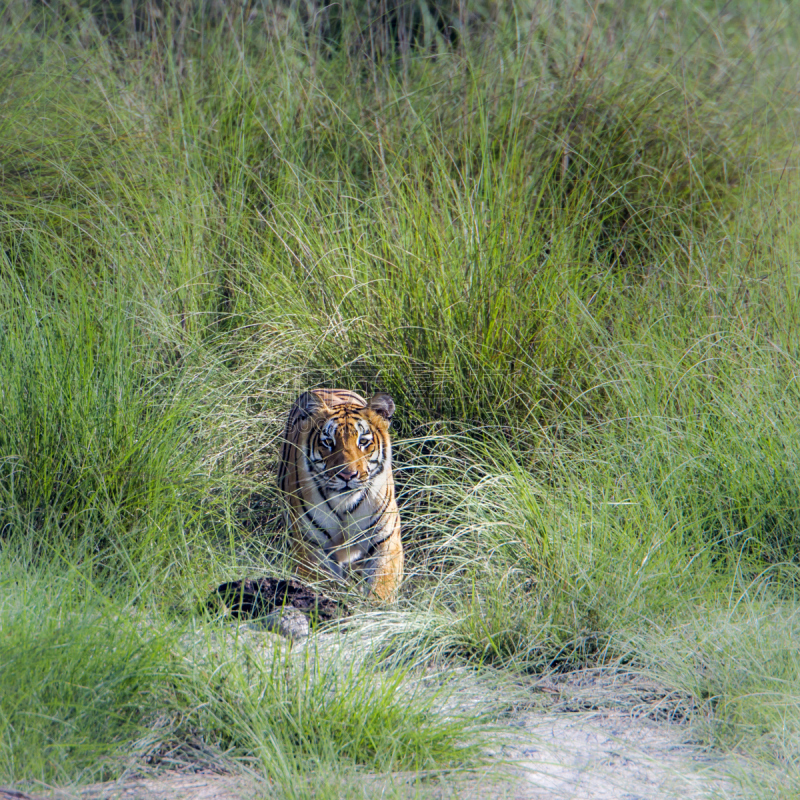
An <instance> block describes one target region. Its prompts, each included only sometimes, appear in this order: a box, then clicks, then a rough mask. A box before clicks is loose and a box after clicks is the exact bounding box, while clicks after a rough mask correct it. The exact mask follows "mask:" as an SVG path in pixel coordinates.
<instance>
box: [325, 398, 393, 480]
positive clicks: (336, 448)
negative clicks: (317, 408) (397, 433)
mask: <svg viewBox="0 0 800 800" xmlns="http://www.w3.org/2000/svg"><path fill="white" fill-rule="evenodd" d="M316 416H317V419H315V420H314V422H315V425H314V430H313V432H312V434H311V440H310V441H309V445H310V448H309V461H310V463H311V467H312V469H313V470H314V471H315V472H316V473H318V474H320V475H321V477H324V481H325V487H326V488H327V490H328V491H329V492H331V493H335V494H341V493H343V492H353V491H358V490H360V489H363V488H364V486H366V485H367V484H368V483H369V482H370V481H371V480H373V479H374V478H375V477H377V475H379V474H380V472H381V471H382V470H383V462H384V461H385V456H386V452H385V451H386V447H387V444H388V429H389V423H388V422H387V421H386V420H384V419H383V418H382V417H380V416H379V415H378V414H376V413H375V412H374V411H370V410H369V409H358V410H353V411H350V412H349V413H348V411H343V412H339V413H337V414H335V415H327V414H324V413H321V414H318V415H316Z"/></svg>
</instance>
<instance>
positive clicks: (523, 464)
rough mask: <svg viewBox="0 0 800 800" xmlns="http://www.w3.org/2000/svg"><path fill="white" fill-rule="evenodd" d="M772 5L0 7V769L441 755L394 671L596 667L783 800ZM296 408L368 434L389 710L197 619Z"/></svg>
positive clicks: (456, 756)
mask: <svg viewBox="0 0 800 800" xmlns="http://www.w3.org/2000/svg"><path fill="white" fill-rule="evenodd" d="M790 6H791V3H789V2H788V0H787V2H780V0H770V1H769V2H756V0H752V2H751V1H749V0H740V1H739V2H729V3H722V2H715V1H714V0H674V1H673V2H665V3H663V4H660V5H659V4H653V5H652V6H647V7H643V6H642V4H640V3H636V2H620V3H613V4H612V3H608V4H604V3H595V4H594V5H590V4H585V3H579V2H572V0H569V1H568V2H562V3H556V2H547V0H519V1H518V2H516V3H511V2H509V3H489V2H486V3H481V2H476V3H474V4H464V3H461V4H459V3H455V2H451V3H446V2H445V3H438V4H437V3H434V2H414V3H406V2H400V0H383V1H382V2H381V3H378V4H371V3H366V2H355V3H352V4H343V5H331V6H324V7H323V6H322V5H317V4H315V3H313V2H309V3H305V2H296V3H295V2H289V1H288V0H287V1H286V2H274V3H272V2H267V0H265V1H264V2H252V3H246V4H233V3H225V2H222V0H218V1H216V2H198V1H197V0H162V2H153V3H149V2H144V1H143V0H142V2H139V0H134V2H130V3H122V2H114V3H95V4H92V3H90V2H76V3H71V4H63V5H60V4H44V3H41V4H40V3H37V2H34V0H12V2H10V3H8V4H6V6H5V10H3V11H0V24H1V25H2V29H1V30H0V53H2V58H0V245H1V247H0V282H2V293H0V393H1V396H2V403H1V404H0V548H2V549H1V550H0V631H2V636H0V732H2V735H1V736H0V782H2V781H5V782H13V781H17V782H23V783H24V782H36V781H45V782H49V783H52V782H60V783H70V782H79V781H88V780H92V779H99V778H102V777H107V776H113V775H118V774H120V772H121V771H122V770H123V769H125V768H126V767H127V766H129V765H130V764H131V763H140V762H141V761H142V760H143V759H145V758H149V759H150V760H151V761H154V762H158V754H159V753H161V754H163V753H164V752H167V751H169V752H171V753H174V752H177V751H178V750H180V752H182V753H184V756H185V758H187V759H197V760H202V759H208V760H211V761H214V763H216V764H225V765H226V766H227V768H229V769H234V768H245V767H246V768H247V769H252V770H255V771H256V772H260V773H262V774H266V775H268V776H269V777H270V778H271V779H272V780H274V781H276V782H277V784H278V786H280V787H282V788H283V791H284V792H285V793H287V794H290V793H293V792H294V793H299V794H302V793H303V791H305V790H304V789H303V786H305V784H304V783H303V782H302V781H300V782H298V781H297V776H298V775H301V776H302V775H308V774H310V773H312V772H314V771H319V770H322V769H323V766H324V767H325V769H328V770H333V771H334V772H335V771H336V770H337V769H340V768H341V769H350V768H351V767H354V766H357V765H361V766H363V767H367V768H369V769H371V770H376V771H390V770H394V769H398V768H403V769H414V768H417V769H419V768H422V767H427V766H430V765H431V764H439V765H442V764H444V765H451V764H456V765H458V764H463V763H467V761H468V760H469V758H471V757H472V755H470V754H469V751H467V750H464V749H461V748H462V746H463V745H464V744H465V743H466V742H467V741H468V740H469V738H470V737H469V736H468V735H467V733H466V732H465V731H466V730H467V728H465V725H468V723H469V721H468V720H467V721H464V720H455V719H453V718H450V717H443V716H441V715H440V714H437V712H436V709H437V708H438V705H437V704H438V702H439V701H438V699H437V696H436V695H435V693H431V692H428V691H427V690H423V689H419V692H420V695H419V699H418V701H416V702H415V703H414V704H413V709H414V710H413V711H412V710H409V709H410V706H409V705H408V703H407V702H406V700H405V699H403V698H404V697H405V696H406V695H405V693H406V692H407V691H409V689H408V686H407V678H408V672H407V671H408V670H412V671H413V669H415V668H416V667H417V666H418V665H420V664H423V665H424V664H427V665H430V664H433V663H436V664H439V665H441V666H442V668H444V667H445V666H447V665H454V664H455V665H464V664H468V665H473V666H474V667H476V668H478V667H481V668H491V669H494V670H500V671H504V672H507V673H513V674H514V675H519V674H521V673H522V674H524V673H535V672H540V671H542V670H548V669H569V668H571V667H575V666H581V665H585V664H587V663H611V662H613V661H614V660H618V659H623V660H625V661H626V662H627V663H630V664H635V665H637V666H638V667H639V668H642V669H651V670H653V671H654V673H656V674H659V675H660V676H661V678H662V679H663V680H665V681H668V682H669V683H670V685H673V686H676V687H679V688H681V689H683V690H685V691H686V692H688V693H689V694H690V695H691V696H692V697H693V698H694V700H695V704H694V706H693V707H694V713H695V721H696V722H697V723H698V730H700V731H702V735H703V736H705V737H707V741H709V742H712V743H714V744H717V745H719V746H721V747H738V748H740V749H741V750H742V751H743V752H746V753H748V754H750V756H751V757H753V758H756V757H757V758H760V759H762V761H763V763H764V764H765V765H768V768H769V769H773V767H774V769H775V770H778V771H781V772H785V774H786V775H788V777H787V778H786V779H785V782H784V784H782V785H784V786H785V790H786V792H787V796H792V794H793V792H795V791H797V790H798V786H800V775H798V773H797V770H796V763H797V759H798V757H799V756H800V708H799V707H798V705H799V704H800V689H798V679H799V678H800V657H799V656H798V653H797V649H796V646H795V644H794V638H795V636H794V634H795V629H796V627H797V621H796V619H797V610H798V605H797V598H796V588H795V587H796V581H797V577H798V562H800V543H799V542H798V537H797V529H798V525H799V524H800V477H799V476H798V471H797V467H798V463H799V462H800V437H798V428H797V421H796V418H797V413H796V409H797V408H798V407H799V406H800V387H799V386H798V376H799V375H800V364H799V363H798V358H800V338H798V336H797V330H798V323H800V226H798V223H797V219H798V211H800V203H799V202H798V187H797V149H796V143H797V125H798V110H797V97H798V94H797V92H798V82H797V74H799V73H798V54H799V53H800V22H798V18H797V15H796V14H794V15H793V14H792V13H791V8H790ZM314 385H339V386H346V387H350V388H354V389H357V390H361V391H363V392H365V393H370V392H372V391H374V390H377V389H381V390H385V391H389V392H390V393H391V394H392V395H393V397H394V398H395V400H396V402H397V406H398V415H397V417H396V420H397V426H396V431H395V440H396V461H397V477H398V483H399V485H400V490H401V491H400V500H401V513H402V516H403V522H404V530H405V534H404V536H405V540H406V546H407V551H408V555H409V562H410V568H409V573H410V574H409V578H408V581H407V587H406V591H405V594H404V597H403V599H402V601H401V603H400V605H399V607H398V609H396V610H393V611H386V612H383V616H382V615H381V613H378V612H373V613H372V614H371V616H370V617H369V619H370V620H371V622H370V624H371V625H372V626H373V627H374V628H375V629H376V630H379V631H380V632H381V633H380V635H379V636H378V635H377V634H376V636H375V637H373V638H374V640H375V641H379V642H380V646H379V647H378V646H375V647H373V650H374V652H373V655H372V656H370V657H380V658H382V659H383V660H384V662H386V659H387V658H389V655H390V654H397V653H400V654H402V658H400V659H399V660H394V661H391V660H390V661H389V662H386V666H385V667H384V672H383V673H382V675H383V677H382V678H381V681H380V682H376V681H375V680H374V678H373V677H371V676H372V675H373V674H374V673H373V672H372V670H371V668H370V667H369V666H365V667H361V666H358V667H353V665H352V664H349V665H348V664H342V663H340V662H339V661H337V660H336V659H335V658H331V660H330V661H329V662H326V663H325V664H324V665H322V666H321V667H320V666H319V665H317V666H316V667H314V665H309V663H307V662H305V663H300V662H297V663H294V662H291V663H290V662H286V663H289V666H286V664H285V663H284V656H283V654H282V651H281V652H279V651H278V650H276V652H275V654H270V653H266V655H265V653H264V652H261V651H259V652H260V653H261V654H260V656H259V657H255V656H254V655H253V652H254V651H253V649H252V647H253V646H252V644H251V643H250V639H249V638H248V637H246V636H242V637H239V636H235V635H232V636H231V637H228V636H227V633H225V631H227V630H228V629H227V628H223V627H221V626H220V624H219V623H217V622H213V621H209V620H207V619H205V618H203V617H202V615H200V614H198V612H197V607H198V602H199V601H201V600H202V599H203V598H204V597H205V596H206V595H207V593H208V592H209V590H210V589H211V588H212V587H213V586H214V585H216V584H217V583H219V582H220V581H222V580H228V579H233V578H238V577H241V576H243V575H245V574H247V575H253V574H260V573H264V572H267V571H272V572H276V571H280V570H284V569H287V568H288V565H286V564H285V563H284V560H283V550H284V548H283V544H284V542H283V536H282V526H281V522H280V517H279V504H278V500H277V496H276V492H275V487H274V485H273V483H274V482H273V470H274V463H275V457H276V446H275V442H276V437H277V436H278V434H279V431H280V425H281V419H282V416H283V415H284V414H285V412H286V409H287V408H288V405H289V404H290V402H291V401H292V400H293V398H294V397H295V396H296V395H297V394H298V393H299V392H300V391H301V390H303V389H305V388H307V387H309V386H314ZM365 658H366V656H365ZM409 664H413V666H409ZM364 684H366V685H367V686H369V687H370V688H369V690H368V691H367V692H366V693H365V692H363V691H361V690H360V689H359V688H357V687H361V686H363V685H364ZM426 692H427V693H426ZM320 707H324V708H326V709H327V712H326V713H325V714H324V715H322V716H321V718H315V714H314V713H309V712H310V711H311V710H314V711H317V710H319V708H320ZM320 719H321V720H322V721H320ZM170 748H172V749H171V750H170ZM176 748H177V750H176ZM181 748H182V749H181ZM101 752H102V753H103V754H104V755H103V758H102V759H98V758H97V757H96V754H97V753H101ZM154 753H155V754H156V755H154ZM55 754H57V756H56V755H55ZM186 754H188V755H186ZM769 765H772V766H769ZM329 774H331V773H329ZM770 780H774V776H773V778H771V779H770ZM332 785H333V788H332V789H331V792H332V796H338V794H337V793H338V792H340V791H341V787H338V785H336V784H335V781H334V784H332ZM750 788H751V789H752V790H753V791H756V792H757V791H758V790H759V788H758V787H757V786H752V787H750ZM764 791H767V790H766V789H765V790H764ZM770 796H774V794H770Z"/></svg>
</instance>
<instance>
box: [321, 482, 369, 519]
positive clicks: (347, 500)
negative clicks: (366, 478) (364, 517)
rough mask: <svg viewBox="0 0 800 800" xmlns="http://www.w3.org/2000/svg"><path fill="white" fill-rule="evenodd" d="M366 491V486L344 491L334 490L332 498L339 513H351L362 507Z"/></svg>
mask: <svg viewBox="0 0 800 800" xmlns="http://www.w3.org/2000/svg"><path fill="white" fill-rule="evenodd" d="M366 491H367V487H366V486H358V487H354V488H348V489H344V490H342V489H333V490H332V492H331V496H330V497H331V501H332V502H333V505H334V506H335V508H336V510H337V511H344V512H346V513H350V512H351V511H353V510H355V509H356V508H358V506H359V505H361V501H362V500H363V499H364V494H365V492H366Z"/></svg>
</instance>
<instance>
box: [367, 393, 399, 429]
mask: <svg viewBox="0 0 800 800" xmlns="http://www.w3.org/2000/svg"><path fill="white" fill-rule="evenodd" d="M367 408H371V409H372V410H373V411H375V412H377V413H378V414H380V415H381V416H382V417H383V418H384V419H385V420H386V421H387V422H391V421H392V415H393V414H394V400H392V398H391V397H389V395H388V394H386V392H378V393H377V394H375V395H373V397H372V399H371V400H370V401H369V403H367Z"/></svg>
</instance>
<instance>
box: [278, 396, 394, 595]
mask: <svg viewBox="0 0 800 800" xmlns="http://www.w3.org/2000/svg"><path fill="white" fill-rule="evenodd" d="M394 410H395V404H394V400H392V398H391V397H390V396H389V395H388V394H386V393H384V392H378V393H377V394H376V395H374V397H372V399H371V400H370V401H369V402H367V401H366V400H365V399H364V398H363V397H362V396H361V395H359V394H356V393H355V392H351V391H349V390H347V389H313V390H311V391H308V392H304V393H303V394H301V395H300V397H298V398H297V400H296V401H295V402H294V404H293V405H292V408H291V410H290V411H289V417H288V419H287V421H286V429H285V432H284V435H283V442H282V446H281V456H280V463H279V467H278V486H279V488H280V491H281V494H282V495H283V498H284V501H285V505H286V522H287V527H288V530H289V535H290V538H291V545H292V554H293V557H294V561H295V563H296V565H297V569H298V573H299V574H300V576H301V577H304V578H308V579H311V580H324V579H326V578H327V579H330V578H334V579H336V580H338V581H345V580H347V579H349V578H350V579H353V578H354V579H357V580H362V581H364V582H365V588H367V590H368V595H369V597H370V598H372V599H377V600H378V601H382V602H391V601H393V600H394V599H395V598H396V596H397V591H398V588H399V586H400V582H401V581H402V578H403V545H402V542H401V539H400V514H399V511H398V508H397V500H396V498H395V489H394V478H393V476H392V444H391V440H390V438H389V425H390V423H391V420H392V415H393V414H394Z"/></svg>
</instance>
